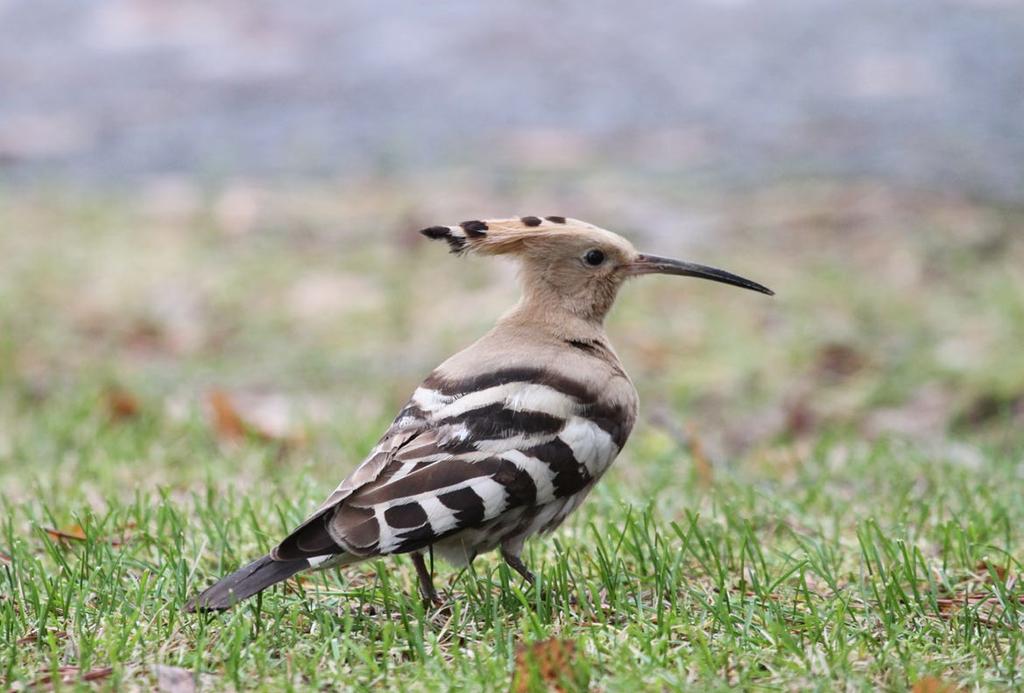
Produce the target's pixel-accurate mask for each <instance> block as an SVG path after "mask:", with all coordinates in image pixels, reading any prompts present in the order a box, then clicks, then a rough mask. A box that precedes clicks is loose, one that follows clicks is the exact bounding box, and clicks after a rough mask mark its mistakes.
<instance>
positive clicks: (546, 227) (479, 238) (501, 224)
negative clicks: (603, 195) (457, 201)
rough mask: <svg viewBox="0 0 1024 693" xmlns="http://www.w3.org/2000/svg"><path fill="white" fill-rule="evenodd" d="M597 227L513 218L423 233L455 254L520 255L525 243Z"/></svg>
mask: <svg viewBox="0 0 1024 693" xmlns="http://www.w3.org/2000/svg"><path fill="white" fill-rule="evenodd" d="M596 228H597V227H596V226H593V225H592V224H588V223H587V222H585V221H580V220H579V219H567V218H566V217H559V216H548V217H513V218H510V219H487V220H483V221H481V220H479V219H474V220H472V221H464V222H462V223H461V224H457V225H455V226H431V227H428V228H425V229H423V230H421V231H420V233H422V234H423V235H424V236H426V237H427V238H432V239H434V240H444V241H446V242H447V243H448V247H449V248H450V249H451V252H453V253H455V254H457V255H461V254H463V253H467V252H474V253H481V254H484V255H502V254H504V253H514V252H517V251H518V250H519V249H520V248H521V247H522V245H523V244H524V243H527V242H529V241H531V240H540V239H542V238H550V237H552V236H564V235H566V234H572V233H579V232H582V231H592V230H595V229H596Z"/></svg>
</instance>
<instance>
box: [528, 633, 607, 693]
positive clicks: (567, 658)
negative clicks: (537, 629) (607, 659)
mask: <svg viewBox="0 0 1024 693" xmlns="http://www.w3.org/2000/svg"><path fill="white" fill-rule="evenodd" d="M581 664H583V663H582V662H581V661H580V660H579V658H578V657H577V653H576V643H575V642H573V641H572V640H561V639H559V638H549V639H547V640H541V641H539V642H535V643H531V644H530V645H525V644H521V645H519V646H518V647H517V648H516V669H515V673H514V674H513V679H512V690H513V691H515V692H516V693H524V692H525V691H536V690H546V691H576V690H586V689H587V683H588V680H589V675H588V673H587V671H586V668H585V667H584V666H581Z"/></svg>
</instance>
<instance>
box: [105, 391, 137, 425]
mask: <svg viewBox="0 0 1024 693" xmlns="http://www.w3.org/2000/svg"><path fill="white" fill-rule="evenodd" d="M103 403H104V406H105V408H106V410H107V417H108V418H109V419H110V420H111V421H126V420H128V419H134V418H135V417H136V416H138V415H139V412H141V411H142V406H141V405H140V404H139V399H138V398H137V397H136V396H135V395H133V394H132V393H131V392H129V391H128V390H125V389H123V388H118V387H115V388H110V389H109V390H107V391H106V392H105V393H104V394H103Z"/></svg>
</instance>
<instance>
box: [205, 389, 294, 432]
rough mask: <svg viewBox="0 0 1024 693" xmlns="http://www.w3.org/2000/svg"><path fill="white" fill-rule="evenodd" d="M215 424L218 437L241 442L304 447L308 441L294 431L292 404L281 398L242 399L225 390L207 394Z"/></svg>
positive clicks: (213, 423) (212, 419)
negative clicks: (244, 440)
mask: <svg viewBox="0 0 1024 693" xmlns="http://www.w3.org/2000/svg"><path fill="white" fill-rule="evenodd" d="M207 403H208V404H209V413H210V418H211V424H212V426H213V430H214V432H215V433H216V434H217V437H218V438H220V439H222V440H226V441H232V442H237V441H240V440H243V439H245V438H256V439H257V440H262V441H264V442H279V443H285V444H289V445H291V444H301V443H302V442H303V440H304V438H305V436H304V434H303V432H302V431H300V430H296V429H295V428H294V422H293V420H292V412H291V410H290V408H289V405H288V402H286V401H285V400H284V398H281V397H270V396H267V397H259V398H257V397H242V396H237V395H231V394H229V393H227V392H225V391H224V390H211V391H210V392H209V393H208V395H207Z"/></svg>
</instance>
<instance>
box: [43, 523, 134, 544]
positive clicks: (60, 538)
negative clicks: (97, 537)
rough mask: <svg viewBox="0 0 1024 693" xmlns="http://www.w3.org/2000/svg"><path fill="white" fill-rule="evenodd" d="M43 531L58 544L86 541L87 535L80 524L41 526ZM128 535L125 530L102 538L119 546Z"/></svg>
mask: <svg viewBox="0 0 1024 693" xmlns="http://www.w3.org/2000/svg"><path fill="white" fill-rule="evenodd" d="M134 526H135V524H134V523H130V524H129V525H127V526H126V530H127V529H131V528H133V527H134ZM43 531H44V532H46V533H47V534H48V535H50V538H52V539H54V540H56V541H57V542H58V543H60V544H64V545H67V544H69V543H71V542H73V541H88V539H89V537H88V535H86V533H85V530H84V529H83V528H82V526H81V525H70V526H68V527H64V528H63V529H55V528H53V527H43ZM128 539H129V537H128V535H127V533H126V532H122V534H121V536H120V537H108V538H106V539H103V541H104V542H106V543H108V544H110V545H111V546H121V545H122V544H124V543H125V542H126V541H128Z"/></svg>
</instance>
